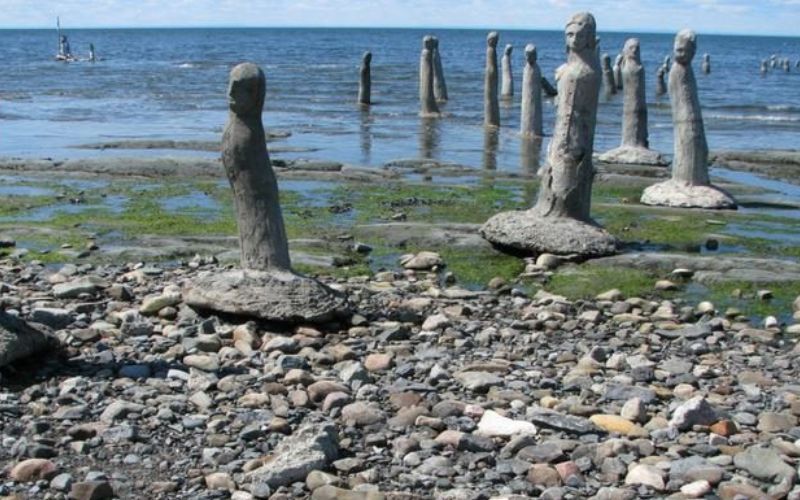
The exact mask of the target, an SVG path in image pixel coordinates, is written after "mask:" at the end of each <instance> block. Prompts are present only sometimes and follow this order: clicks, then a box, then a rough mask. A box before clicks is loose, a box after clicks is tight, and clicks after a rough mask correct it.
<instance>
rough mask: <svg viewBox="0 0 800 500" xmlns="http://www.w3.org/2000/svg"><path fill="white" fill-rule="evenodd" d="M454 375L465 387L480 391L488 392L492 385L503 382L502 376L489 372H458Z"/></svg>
mask: <svg viewBox="0 0 800 500" xmlns="http://www.w3.org/2000/svg"><path fill="white" fill-rule="evenodd" d="M454 377H455V379H456V380H457V381H458V382H459V383H460V384H461V385H462V386H464V388H465V389H468V390H470V391H475V392H480V393H485V392H488V391H489V389H490V388H491V387H494V386H498V385H501V384H502V383H503V379H502V378H500V377H498V376H497V375H495V374H493V373H488V372H475V371H466V372H458V373H456V374H455V375H454Z"/></svg>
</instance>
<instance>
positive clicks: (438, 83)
mask: <svg viewBox="0 0 800 500" xmlns="http://www.w3.org/2000/svg"><path fill="white" fill-rule="evenodd" d="M433 96H434V97H435V98H436V100H437V101H439V102H445V101H447V99H448V97H447V82H446V81H445V79H444V68H443V67H442V56H441V54H440V53H439V39H438V38H436V37H433Z"/></svg>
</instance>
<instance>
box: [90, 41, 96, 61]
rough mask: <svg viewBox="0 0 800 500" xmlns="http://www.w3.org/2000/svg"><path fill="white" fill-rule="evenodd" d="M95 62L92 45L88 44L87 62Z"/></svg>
mask: <svg viewBox="0 0 800 500" xmlns="http://www.w3.org/2000/svg"><path fill="white" fill-rule="evenodd" d="M96 60H97V56H96V55H95V53H94V44H93V43H90V44H89V62H95V61H96Z"/></svg>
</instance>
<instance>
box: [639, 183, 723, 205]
mask: <svg viewBox="0 0 800 500" xmlns="http://www.w3.org/2000/svg"><path fill="white" fill-rule="evenodd" d="M641 202H642V203H643V204H645V205H659V206H663V207H676V208H710V209H715V210H719V209H730V210H735V209H736V201H735V200H734V199H733V197H732V196H731V195H729V194H728V193H726V192H725V191H723V190H722V189H720V188H718V187H715V186H710V185H709V186H692V185H690V184H686V183H684V182H679V181H675V180H672V179H670V180H668V181H665V182H660V183H658V184H653V185H652V186H650V187H648V188H647V189H645V190H644V192H643V193H642V199H641Z"/></svg>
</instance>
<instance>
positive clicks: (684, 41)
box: [673, 30, 697, 65]
mask: <svg viewBox="0 0 800 500" xmlns="http://www.w3.org/2000/svg"><path fill="white" fill-rule="evenodd" d="M696 52H697V35H695V33H694V31H692V30H681V31H680V32H679V33H678V34H677V35H675V46H674V47H673V59H674V60H675V62H676V63H678V64H683V65H688V64H691V62H692V59H694V55H695V53H696Z"/></svg>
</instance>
